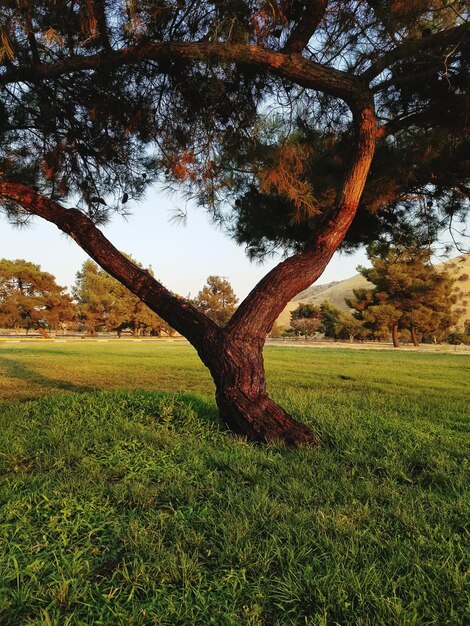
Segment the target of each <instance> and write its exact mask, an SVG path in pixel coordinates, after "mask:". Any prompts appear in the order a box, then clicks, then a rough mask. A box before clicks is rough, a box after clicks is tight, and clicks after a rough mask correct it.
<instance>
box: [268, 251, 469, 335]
mask: <svg viewBox="0 0 470 626" xmlns="http://www.w3.org/2000/svg"><path fill="white" fill-rule="evenodd" d="M436 269H438V270H439V271H447V272H449V274H450V275H451V277H452V278H453V279H454V281H455V286H454V292H455V294H456V296H457V302H456V304H455V305H454V307H453V309H454V311H457V312H458V314H459V321H458V323H457V327H458V328H460V329H461V330H462V329H463V326H464V324H465V321H466V320H470V254H463V255H461V256H458V257H455V258H454V259H450V260H449V261H445V262H444V263H440V264H439V265H437V266H436ZM372 287H373V285H371V283H369V282H368V281H367V280H366V279H365V278H364V276H362V275H361V274H356V275H355V276H352V277H351V278H347V279H346V280H341V281H338V282H332V283H326V284H324V285H312V287H309V288H308V289H306V290H305V291H302V292H301V293H300V294H299V295H298V296H296V297H295V298H294V299H293V300H291V302H289V304H288V305H287V306H286V308H285V309H284V311H283V312H282V313H281V315H280V316H279V317H278V318H277V322H276V323H277V325H278V326H281V327H284V328H286V327H288V326H289V324H290V313H291V311H293V310H294V309H296V308H297V307H298V305H299V304H300V303H302V304H316V305H319V304H321V303H322V302H323V301H324V300H328V302H331V304H333V305H334V306H336V307H338V308H339V309H344V310H349V309H348V307H347V305H346V302H345V300H346V298H351V297H352V296H353V290H354V289H361V288H365V289H371V288H372Z"/></svg>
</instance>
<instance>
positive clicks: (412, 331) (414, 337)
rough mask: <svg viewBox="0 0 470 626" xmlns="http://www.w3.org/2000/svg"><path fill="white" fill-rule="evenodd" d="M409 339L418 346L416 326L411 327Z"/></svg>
mask: <svg viewBox="0 0 470 626" xmlns="http://www.w3.org/2000/svg"><path fill="white" fill-rule="evenodd" d="M411 339H412V340H413V345H414V346H415V347H416V348H418V347H419V341H418V336H417V335H416V328H415V327H414V326H412V327H411Z"/></svg>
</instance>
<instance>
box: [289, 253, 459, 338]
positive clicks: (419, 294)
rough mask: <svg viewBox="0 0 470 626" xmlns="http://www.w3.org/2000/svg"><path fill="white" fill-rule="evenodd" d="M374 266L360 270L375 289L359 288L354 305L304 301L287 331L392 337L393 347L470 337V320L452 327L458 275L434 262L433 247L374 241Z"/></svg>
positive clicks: (307, 334) (308, 334)
mask: <svg viewBox="0 0 470 626" xmlns="http://www.w3.org/2000/svg"><path fill="white" fill-rule="evenodd" d="M368 253H369V260H370V261H371V264H372V267H370V268H365V267H359V268H358V269H359V272H360V273H361V274H362V276H364V277H365V278H366V279H367V280H368V281H369V282H370V283H372V284H373V285H374V287H373V288H372V289H366V288H361V289H354V290H353V297H352V298H347V299H346V304H347V305H348V307H349V308H350V309H351V310H350V311H342V310H340V309H338V308H337V307H335V306H333V305H332V304H331V303H329V302H326V301H325V302H323V303H322V304H320V305H319V306H315V305H313V304H305V303H301V304H299V306H298V307H297V308H296V309H295V310H294V311H292V312H291V322H290V328H289V329H288V330H287V331H286V334H287V335H297V336H304V337H305V338H308V337H312V336H314V335H315V334H317V333H321V334H323V336H324V337H326V338H329V339H335V340H338V339H342V340H345V339H346V340H347V339H349V340H350V341H355V340H356V341H364V340H379V341H388V340H390V337H391V338H392V342H393V345H394V347H398V345H399V343H400V340H401V341H406V342H408V341H412V342H413V344H414V345H415V346H418V345H419V342H420V341H425V342H428V343H429V342H433V343H437V342H441V341H451V342H452V343H470V326H469V324H465V328H464V332H463V333H457V332H455V331H454V332H450V331H451V329H452V327H453V326H454V325H455V324H456V322H457V318H458V315H457V314H456V313H454V312H453V311H452V305H453V304H455V302H456V296H455V294H454V293H453V285H454V281H453V280H452V278H451V277H450V276H449V274H448V273H447V272H438V271H436V269H435V268H434V267H433V265H432V264H431V251H430V249H429V248H421V249H420V248H417V247H412V248H400V247H397V246H391V245H385V244H381V245H380V244H374V245H371V246H369V248H368Z"/></svg>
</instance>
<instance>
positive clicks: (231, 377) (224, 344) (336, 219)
mask: <svg viewBox="0 0 470 626" xmlns="http://www.w3.org/2000/svg"><path fill="white" fill-rule="evenodd" d="M352 88H353V91H354V98H355V99H356V104H355V106H354V110H353V114H354V122H355V128H356V137H355V142H354V147H353V155H352V158H351V163H350V166H349V168H348V169H347V171H346V173H345V178H344V181H343V185H342V187H341V189H340V190H339V192H338V197H337V201H336V203H335V205H334V206H333V207H332V209H331V210H330V211H329V212H327V213H326V214H325V215H324V216H323V220H322V222H321V224H319V226H318V229H317V230H316V231H315V233H314V234H312V240H311V242H310V244H309V245H308V246H306V248H305V250H304V251H303V252H301V253H298V254H295V255H293V256H292V257H290V258H288V259H286V260H285V261H283V262H282V263H279V265H277V266H276V267H275V268H274V269H273V270H271V271H270V272H269V273H268V274H267V275H266V276H265V277H264V278H263V279H262V280H261V281H260V282H259V283H258V285H256V287H255V288H254V289H253V290H252V291H251V292H250V294H249V295H248V296H247V298H245V300H244V301H243V302H242V303H241V305H240V306H239V307H238V309H237V311H236V312H235V314H234V315H233V317H232V319H231V320H230V321H229V323H228V324H227V326H226V327H224V328H220V327H219V326H217V325H216V324H215V323H214V322H213V321H212V320H210V319H209V318H208V317H207V316H206V315H204V314H203V313H201V312H200V311H198V310H197V309H195V307H194V306H192V304H191V303H190V302H188V301H187V300H185V299H183V298H180V297H179V296H175V295H174V294H172V293H171V292H170V291H169V290H168V289H166V288H165V287H164V286H163V285H162V284H161V283H159V282H158V281H157V280H155V278H154V277H153V276H152V275H151V274H150V273H149V272H148V271H146V270H144V269H142V268H141V267H139V266H137V265H135V264H134V263H133V262H132V261H130V260H129V259H128V258H127V257H126V256H125V255H123V254H122V253H121V252H119V250H117V249H116V248H115V247H114V246H113V245H112V244H111V243H110V242H109V241H108V240H107V239H106V237H104V235H103V233H102V232H101V231H100V230H99V229H98V228H97V227H96V225H95V224H94V223H93V222H92V220H91V219H90V218H89V217H87V216H86V215H85V214H84V213H82V212H81V211H79V210H77V209H65V208H64V207H62V206H61V205H59V204H58V203H57V202H54V201H53V200H51V199H50V198H47V197H45V196H41V195H39V194H38V193H36V192H35V191H34V190H32V189H30V188H28V187H26V186H24V185H21V184H18V183H8V182H1V181H0V194H1V195H3V196H6V197H8V198H9V199H10V200H13V201H15V202H18V203H19V204H20V205H21V206H22V207H24V208H25V209H26V210H27V211H28V212H30V213H32V214H34V215H38V216H40V217H42V218H43V219H46V220H48V221H50V222H52V223H53V224H55V225H56V226H57V227H58V228H59V229H60V230H62V231H63V232H65V233H67V234H68V235H70V236H71V237H72V238H73V239H74V240H75V241H76V242H77V243H78V244H79V245H80V246H81V248H82V249H83V250H85V252H87V253H88V254H89V255H90V256H91V258H93V259H94V260H95V261H96V262H97V263H98V264H99V265H100V266H101V267H102V268H103V269H104V270H106V271H107V272H108V273H109V274H111V276H113V277H114V278H116V279H117V280H119V281H120V282H121V283H122V284H123V285H124V286H126V287H127V288H128V289H129V290H130V291H131V292H132V293H134V294H135V295H137V296H138V297H139V298H140V299H141V300H142V301H143V302H145V304H147V305H148V306H149V308H150V309H152V311H155V313H157V314H158V315H159V316H160V317H162V318H163V319H164V320H165V321H166V322H167V323H169V324H170V325H171V326H172V327H173V328H175V330H177V331H178V332H179V333H181V334H182V335H183V336H184V337H186V338H187V339H188V340H189V341H190V343H191V344H192V345H193V346H194V347H195V348H196V350H197V351H198V354H199V356H200V357H201V359H202V361H203V363H204V364H205V365H206V366H207V367H208V368H209V370H210V372H211V374H212V377H213V379H214V382H215V385H216V390H217V393H216V400H217V405H218V407H219V410H220V414H221V417H222V419H223V420H224V421H225V423H226V424H227V425H228V427H229V428H230V429H231V430H232V431H233V432H234V433H236V434H239V435H242V436H245V437H247V438H248V439H249V440H250V441H259V442H267V441H275V440H280V441H285V442H286V443H288V444H291V445H299V444H307V443H308V444H318V443H319V441H320V439H319V437H318V436H317V435H315V434H314V433H313V432H312V431H311V430H310V429H309V428H308V427H307V426H305V425H303V424H301V423H299V422H298V421H297V420H295V419H294V418H293V417H291V416H290V415H288V414H287V413H286V412H285V411H284V410H283V409H282V408H281V407H279V406H278V405H277V404H276V403H275V402H273V401H272V400H271V399H270V398H269V397H268V395H267V392H266V381H265V372H264V365H263V357H262V349H263V345H264V342H265V339H266V336H267V334H268V333H269V331H270V330H271V328H272V326H273V324H274V322H275V321H276V319H277V317H278V316H279V314H280V313H281V312H282V310H283V309H284V307H285V306H286V304H287V303H288V302H289V301H290V300H291V299H292V298H293V297H294V296H295V295H296V294H298V293H299V292H300V291H302V290H303V289H306V288H307V287H308V286H309V285H311V284H312V283H313V282H315V281H316V280H317V279H318V278H319V277H320V276H321V274H322V272H323V270H324V269H325V267H326V266H327V264H328V262H329V260H330V259H331V257H332V255H333V254H334V252H335V251H336V250H337V248H338V246H339V245H340V244H341V242H342V240H343V238H344V236H345V234H346V232H347V230H348V228H349V226H350V224H351V222H352V220H353V218H354V215H355V213H356V209H357V206H358V204H359V200H360V197H361V194H362V191H363V189H364V184H365V180H366V178H367V174H368V171H369V167H370V164H371V161H372V157H373V154H374V148H375V139H376V121H375V115H374V110H373V104H372V101H371V99H370V97H369V96H368V95H367V94H365V95H364V93H363V92H362V88H361V87H360V85H359V84H354V85H353V87H352Z"/></svg>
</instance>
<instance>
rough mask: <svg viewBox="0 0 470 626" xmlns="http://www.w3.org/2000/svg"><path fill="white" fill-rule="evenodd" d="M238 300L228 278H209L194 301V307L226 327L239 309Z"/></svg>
mask: <svg viewBox="0 0 470 626" xmlns="http://www.w3.org/2000/svg"><path fill="white" fill-rule="evenodd" d="M237 302H238V298H237V297H236V295H235V292H234V291H233V289H232V286H231V284H230V283H229V281H228V280H227V279H226V278H221V277H220V276H209V277H208V279H207V283H206V285H204V287H203V288H202V289H201V291H200V292H199V293H198V294H197V296H196V298H195V299H194V300H193V304H194V306H195V307H196V308H197V309H199V311H202V312H203V313H204V314H205V315H207V317H209V318H210V319H211V320H213V321H214V322H215V323H216V324H218V325H219V326H225V324H227V322H228V321H229V320H230V318H231V317H232V315H233V314H234V312H235V309H236V308H237V307H236V305H237Z"/></svg>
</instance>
